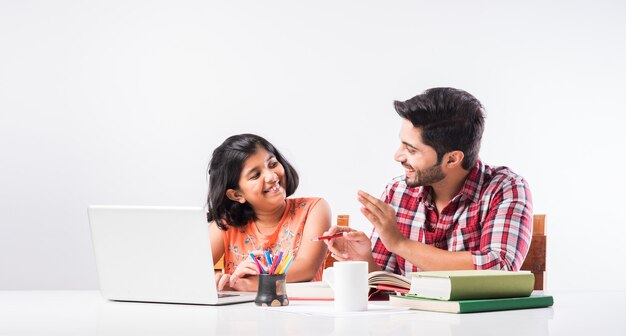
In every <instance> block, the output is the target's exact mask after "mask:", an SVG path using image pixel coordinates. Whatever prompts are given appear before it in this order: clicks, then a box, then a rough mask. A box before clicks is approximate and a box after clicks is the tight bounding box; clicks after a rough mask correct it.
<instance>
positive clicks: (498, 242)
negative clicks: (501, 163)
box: [472, 178, 532, 271]
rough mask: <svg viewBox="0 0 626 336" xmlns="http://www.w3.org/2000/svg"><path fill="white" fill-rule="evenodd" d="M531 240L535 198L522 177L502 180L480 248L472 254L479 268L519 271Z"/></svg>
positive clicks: (485, 223) (482, 234)
mask: <svg viewBox="0 0 626 336" xmlns="http://www.w3.org/2000/svg"><path fill="white" fill-rule="evenodd" d="M531 238H532V198H531V195H530V190H529V188H528V184H527V183H526V181H525V180H524V179H523V178H515V179H513V178H509V179H506V180H504V181H503V183H502V184H501V185H500V188H499V190H498V191H497V192H496V193H495V194H494V196H493V197H492V198H491V201H490V203H489V210H488V213H487V216H486V217H485V220H484V222H483V227H482V232H481V238H480V249H478V250H475V251H472V258H473V262H474V267H475V268H476V269H494V270H506V271H517V270H519V269H520V268H521V267H522V264H523V263H524V259H525V258H526V255H527V254H528V249H529V247H530V241H531Z"/></svg>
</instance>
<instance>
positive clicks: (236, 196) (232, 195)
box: [226, 189, 246, 204]
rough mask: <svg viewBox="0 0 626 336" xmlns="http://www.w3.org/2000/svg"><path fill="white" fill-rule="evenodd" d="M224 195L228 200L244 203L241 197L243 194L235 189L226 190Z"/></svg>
mask: <svg viewBox="0 0 626 336" xmlns="http://www.w3.org/2000/svg"><path fill="white" fill-rule="evenodd" d="M226 197H228V199H229V200H231V201H234V202H239V203H241V204H244V203H246V199H245V198H243V195H242V194H241V192H239V191H238V190H235V189H228V190H226Z"/></svg>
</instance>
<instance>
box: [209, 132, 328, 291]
mask: <svg viewBox="0 0 626 336" xmlns="http://www.w3.org/2000/svg"><path fill="white" fill-rule="evenodd" d="M297 187H298V173H297V172H296V171H295V169H294V168H293V167H292V166H291V165H290V164H289V162H287V160H285V158H283V156H282V155H281V154H280V152H279V151H278V150H277V149H276V148H275V147H274V146H273V145H272V144H270V143H269V142H268V141H267V140H265V139H264V138H262V137H260V136H258V135H254V134H240V135H234V136H231V137H229V138H228V139H226V140H225V141H224V143H222V144H221V145H220V146H219V147H217V148H216V149H215V151H213V156H212V158H211V162H210V163H209V195H208V214H207V217H208V220H209V222H210V224H209V233H210V238H211V246H212V248H213V260H219V259H220V258H221V257H222V255H223V256H224V271H223V273H218V274H217V277H216V279H217V280H216V281H217V284H218V288H219V289H220V290H222V289H229V290H240V291H256V290H257V286H258V283H257V277H256V276H254V275H257V274H258V273H259V271H258V268H257V266H256V264H255V262H254V260H253V259H252V258H251V257H250V253H253V254H254V255H262V251H265V250H270V251H271V252H272V254H273V255H278V253H279V252H280V251H282V252H283V255H287V253H288V252H292V253H293V254H294V258H293V261H292V263H291V266H290V267H289V271H288V273H287V281H288V282H298V281H318V280H321V277H322V271H323V269H324V261H325V257H326V251H327V247H326V244H324V243H321V242H315V241H312V240H311V239H312V238H315V237H318V236H320V235H321V234H322V233H323V232H324V231H327V230H328V229H329V228H330V207H329V205H328V203H327V202H326V201H325V200H323V199H321V198H311V197H309V198H287V197H288V196H290V195H292V194H293V193H294V192H295V191H296V188H297Z"/></svg>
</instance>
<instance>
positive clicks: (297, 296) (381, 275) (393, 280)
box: [286, 271, 411, 300]
mask: <svg viewBox="0 0 626 336" xmlns="http://www.w3.org/2000/svg"><path fill="white" fill-rule="evenodd" d="M367 283H368V285H369V286H370V287H371V288H376V289H377V290H389V291H394V292H399V293H407V292H408V291H409V288H410V287H411V280H410V279H409V278H407V277H404V276H402V275H398V274H393V273H390V272H385V271H376V272H371V273H369V274H368V275H367ZM286 286H287V296H288V297H289V299H290V300H333V299H334V293H333V290H332V288H330V286H328V284H327V283H325V282H323V281H311V282H289V283H287V285H286Z"/></svg>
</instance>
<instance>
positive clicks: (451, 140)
mask: <svg viewBox="0 0 626 336" xmlns="http://www.w3.org/2000/svg"><path fill="white" fill-rule="evenodd" d="M393 104H394V107H395V108H396V112H398V114H399V115H400V116H401V117H402V118H404V119H407V120H409V121H410V122H411V123H412V124H413V126H415V127H417V128H419V129H421V131H422V142H423V143H424V144H426V145H428V146H430V147H432V148H434V149H435V151H436V152H437V164H439V163H440V162H441V159H442V158H443V155H444V154H446V153H449V152H451V151H454V150H460V151H462V152H463V154H464V158H463V162H462V164H461V166H462V167H463V169H465V170H469V169H470V168H472V167H473V166H474V164H476V160H478V152H479V151H480V141H481V139H482V136H483V128H484V122H485V116H484V109H483V106H482V104H481V103H480V101H478V99H476V98H475V97H474V96H472V95H471V94H469V93H467V92H465V91H463V90H458V89H454V88H432V89H428V90H426V91H424V93H422V94H420V95H417V96H415V97H413V98H411V99H409V100H407V101H404V102H401V101H394V103H393Z"/></svg>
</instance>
